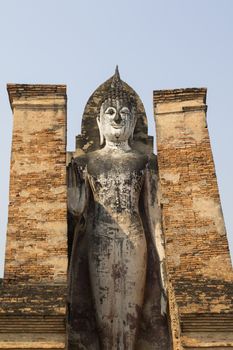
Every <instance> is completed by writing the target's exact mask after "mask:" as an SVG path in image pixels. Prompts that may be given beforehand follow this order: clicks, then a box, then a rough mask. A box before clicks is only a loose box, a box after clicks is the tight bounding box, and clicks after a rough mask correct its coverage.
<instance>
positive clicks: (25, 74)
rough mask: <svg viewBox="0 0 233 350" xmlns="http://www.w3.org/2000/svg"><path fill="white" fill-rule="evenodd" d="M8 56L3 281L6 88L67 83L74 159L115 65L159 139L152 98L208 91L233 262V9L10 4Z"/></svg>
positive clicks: (171, 1) (202, 1)
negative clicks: (89, 107) (90, 104)
mask: <svg viewBox="0 0 233 350" xmlns="http://www.w3.org/2000/svg"><path fill="white" fill-rule="evenodd" d="M0 48H1V50H0V73H1V74H0V122H1V124H0V125H1V128H0V167H1V181H0V213H1V214H0V274H1V271H2V268H3V260H4V259H3V257H4V246H5V235H6V223H7V205H8V186H9V184H8V181H9V179H8V174H9V162H10V148H11V133H12V121H13V119H12V113H11V110H10V106H9V101H8V96H7V93H6V84H7V83H33V84H38V83H50V84H61V83H62V84H66V85H67V91H68V149H69V150H72V149H74V140H75V135H76V134H78V133H79V131H80V123H81V116H82V112H83V109H84V106H85V103H86V101H87V99H88V97H89V96H90V94H91V93H92V92H93V90H95V89H96V87H97V86H98V85H99V84H101V83H102V82H103V81H105V80H106V79H107V78H108V77H110V76H111V75H112V74H113V72H114V69H115V65H116V64H118V65H119V67H120V72H121V76H122V78H123V80H125V81H127V82H128V83H129V84H130V85H131V86H132V87H133V88H134V89H135V90H136V91H137V92H138V94H139V95H140V97H141V98H142V100H143V102H144V105H145V108H146V112H147V117H148V120H149V130H150V134H154V133H155V131H154V130H155V127H154V120H153V112H152V91H153V90H157V89H169V88H186V87H202V86H204V87H207V88H208V95H207V103H208V114H207V116H208V126H209V132H210V137H211V144H212V149H213V154H214V160H215V165H216V172H217V176H218V184H219V188H220V194H221V199H222V206H223V213H224V217H225V222H226V227H227V231H228V238H229V242H230V247H231V251H232V253H233V215H232V198H233V185H232V179H233V164H232V163H233V162H232V158H233V157H232V152H233V136H232V132H233V116H232V96H233V63H232V62H233V1H232V0H221V1H220V0H160V1H158V0H144V1H142V0H118V1H115V0H114V1H113V0H98V1H97V0H83V1H80V0H40V1H39V0H37V1H36V0H20V1H19V0H7V1H1V3H0Z"/></svg>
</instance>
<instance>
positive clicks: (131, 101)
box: [102, 66, 137, 110]
mask: <svg viewBox="0 0 233 350" xmlns="http://www.w3.org/2000/svg"><path fill="white" fill-rule="evenodd" d="M116 101H118V102H120V104H121V105H124V106H126V107H128V108H129V109H130V110H132V109H133V108H135V109H136V107H137V103H136V100H135V98H134V97H133V96H132V95H131V94H130V93H129V92H128V91H126V90H125V89H124V86H123V82H122V80H121V77H120V73H119V69H118V66H116V70H115V74H114V76H113V77H112V82H111V85H110V87H109V89H108V91H107V92H106V93H105V94H104V96H103V99H102V108H103V109H104V110H106V109H107V108H108V107H110V106H114V105H115V104H116Z"/></svg>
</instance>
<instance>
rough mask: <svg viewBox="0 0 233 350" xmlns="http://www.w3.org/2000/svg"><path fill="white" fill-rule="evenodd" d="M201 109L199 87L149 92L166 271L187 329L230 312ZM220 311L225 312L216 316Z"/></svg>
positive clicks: (223, 241) (227, 268)
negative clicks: (154, 133)
mask: <svg viewBox="0 0 233 350" xmlns="http://www.w3.org/2000/svg"><path fill="white" fill-rule="evenodd" d="M206 109H207V108H206V89H203V88H200V89H179V90H178V89H177V90H163V91H155V92H154V112H155V121H156V133H157V151H158V168H159V179H160V188H161V206H162V220H163V230H164V234H165V241H166V261H167V271H168V278H169V283H170V287H172V290H173V291H174V293H175V301H176V305H177V306H178V320H179V322H180V325H176V327H180V326H181V331H182V330H184V329H189V328H190V318H188V316H187V315H192V317H193V320H196V321H197V322H196V321H194V322H191V324H192V325H193V328H192V331H193V332H195V329H196V331H198V327H199V331H200V327H202V326H203V324H204V325H206V323H205V322H207V324H208V326H207V328H208V327H209V328H208V329H209V330H211V329H212V331H213V330H215V331H216V332H217V329H221V327H223V322H224V317H225V316H226V314H227V313H232V312H233V310H232V305H231V302H232V289H231V288H230V285H231V282H232V281H233V279H232V267H231V260H230V254H229V248H228V242H227V237H226V230H225V225H224V220H223V215H222V209H221V204H220V198H219V192H218V186H217V180H216V173H215V167H214V162H213V157H212V151H211V145H210V140H209V134H208V128H207V122H206ZM173 304H174V301H173ZM170 305H171V303H170ZM170 312H171V313H173V312H174V309H171V310H170ZM205 314H206V316H208V317H209V319H208V318H207V321H205V320H206V319H203V317H202V316H203V315H205ZM220 314H221V315H223V314H225V316H224V317H222V321H221V317H220V318H217V321H216V317H219V315H220ZM185 315H186V316H187V317H185ZM197 315H199V316H197ZM230 318H231V320H233V318H232V317H230ZM198 320H199V321H198ZM195 322H196V323H195ZM203 322H204V323H203ZM221 322H222V323H221ZM231 322H232V321H231ZM214 324H215V326H211V325H214ZM220 324H222V326H221V325H220ZM195 325H196V326H197V327H196V326H195ZM216 325H217V326H216ZM195 327H196V328H195ZM211 327H212V328H211ZM213 327H215V328H213ZM219 327H220V328H219ZM204 328H205V327H202V329H204ZM229 329H230V328H229ZM178 333H179V332H178ZM181 334H182V333H181ZM205 337H207V335H205V336H204V338H205ZM206 339H207V338H206ZM232 341H233V339H232ZM232 344H233V342H232ZM232 346H233V345H232ZM178 348H179V347H178ZM178 348H177V349H178ZM193 348H195V346H194V345H193ZM197 348H200V346H199V347H198V346H197Z"/></svg>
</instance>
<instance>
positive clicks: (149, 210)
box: [143, 161, 167, 314]
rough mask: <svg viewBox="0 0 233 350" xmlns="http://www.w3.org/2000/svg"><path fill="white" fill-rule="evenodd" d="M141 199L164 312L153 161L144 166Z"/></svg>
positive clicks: (161, 241) (162, 260)
mask: <svg viewBox="0 0 233 350" xmlns="http://www.w3.org/2000/svg"><path fill="white" fill-rule="evenodd" d="M143 199H144V200H143V202H144V210H145V215H146V218H147V222H148V228H149V231H150V232H149V234H150V237H151V241H152V244H153V246H154V253H155V254H156V255H157V259H158V262H159V267H160V284H161V314H165V313H166V308H167V287H166V269H165V247H164V236H163V232H162V227H161V210H160V206H159V198H158V174H157V171H156V164H154V162H153V161H151V162H149V164H148V166H147V168H146V173H145V182H144V195H143Z"/></svg>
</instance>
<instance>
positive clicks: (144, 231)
mask: <svg viewBox="0 0 233 350" xmlns="http://www.w3.org/2000/svg"><path fill="white" fill-rule="evenodd" d="M136 110H137V105H136V101H135V99H134V98H133V97H132V95H131V94H130V93H129V92H127V91H126V90H125V89H124V86H123V82H122V81H121V79H120V75H119V72H118V69H116V73H115V75H114V76H113V78H112V80H111V84H110V86H109V89H108V90H107V92H106V93H105V94H103V99H102V102H101V107H100V112H99V115H98V116H97V118H96V122H97V125H98V128H99V136H100V148H99V149H97V150H95V151H93V152H88V153H86V154H83V155H79V156H78V157H76V158H73V159H72V160H71V162H70V164H69V165H68V210H69V213H70V215H71V217H72V220H73V226H72V225H71V226H72V230H73V232H74V239H73V244H72V253H71V260H70V269H69V316H68V317H69V319H68V326H69V327H70V337H69V344H70V345H69V349H101V350H123V349H125V350H126V349H127V350H133V349H157V348H158V349H160V350H161V349H169V341H168V331H167V326H166V321H164V319H165V315H164V313H165V308H166V307H165V300H166V290H165V286H164V283H163V276H162V273H161V266H162V259H163V257H161V256H162V254H163V251H162V250H163V246H162V244H161V242H160V243H158V239H157V241H156V232H155V231H156V228H155V226H156V224H158V223H156V220H157V221H159V219H158V218H159V209H158V206H157V202H156V200H155V198H152V197H153V196H156V179H155V177H156V168H155V158H154V156H153V154H152V153H151V152H150V153H149V152H147V151H145V149H143V147H134V143H133V138H134V130H135V126H136V123H137V113H136ZM153 166H154V170H152V167H153ZM153 174H154V176H153ZM151 186H154V188H152V187H151ZM155 207H156V208H155ZM157 230H158V228H157ZM160 233H161V232H160ZM160 233H159V234H160ZM159 234H157V236H159ZM157 238H158V237H157ZM78 251H80V252H78ZM80 259H81V260H80ZM80 261H81V262H80ZM149 264H150V265H153V264H154V266H148V265H149ZM84 265H85V267H83V266H84ZM78 266H79V267H78ZM151 269H152V270H153V269H154V271H156V277H155V278H153V277H150V276H149V275H150V274H153V271H152V272H151ZM83 274H85V276H84V275H83ZM78 276H79V278H78ZM150 280H151V281H152V282H151V281H150ZM155 280H156V281H155ZM147 281H149V283H151V286H152V285H153V284H156V288H154V289H155V290H157V291H156V292H155V293H154V299H155V301H154V302H152V303H151V302H149V304H148V303H147V300H146V296H148V291H146V282H147ZM152 287H153V286H152ZM152 289H153V288H152ZM148 299H151V297H149V298H148ZM152 299H153V297H152ZM161 300H162V301H161ZM150 303H151V305H152V304H153V305H154V308H155V304H156V303H157V304H156V305H157V309H158V310H157V313H159V314H158V315H157V316H156V317H157V319H158V320H157V330H156V331H157V333H158V334H157V335H156V334H155V335H154V336H155V338H156V337H157V343H158V344H159V342H158V340H159V339H158V337H161V343H160V346H159V345H158V347H156V346H155V342H154V340H152V342H151V345H148V344H150V340H148V339H146V338H147V337H146V331H147V330H146V329H143V319H144V327H146V321H145V319H146V318H147V316H145V315H146V312H147V311H144V312H143V307H144V308H145V309H146V308H149V305H150ZM161 308H162V309H164V310H162V312H161ZM151 309H153V307H151ZM81 313H83V314H82V315H81ZM150 317H152V314H150V312H149V315H148V319H149V318H150ZM161 318H162V319H163V320H162V322H161V320H160V319H161ZM149 322H150V323H151V322H152V323H153V319H152V320H151V319H150V320H149ZM85 332H86V333H85ZM162 332H163V333H164V334H162ZM165 333H166V334H165ZM149 338H150V336H149ZM145 344H146V346H147V347H145ZM149 346H151V347H149Z"/></svg>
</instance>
